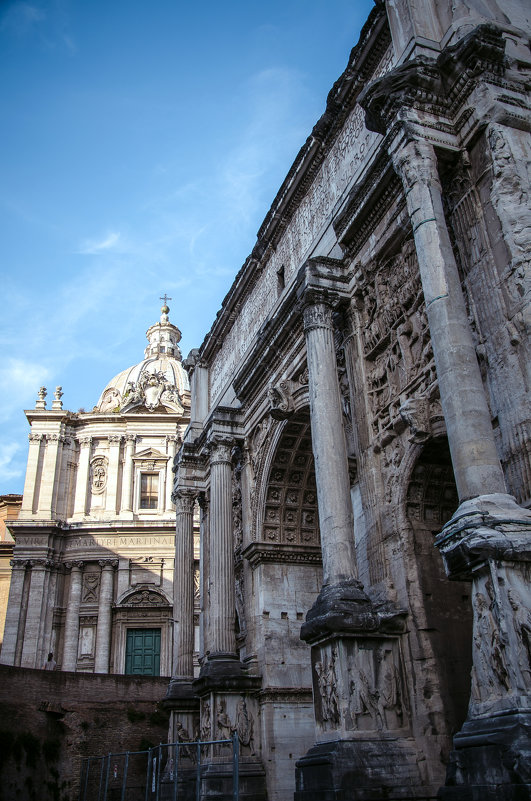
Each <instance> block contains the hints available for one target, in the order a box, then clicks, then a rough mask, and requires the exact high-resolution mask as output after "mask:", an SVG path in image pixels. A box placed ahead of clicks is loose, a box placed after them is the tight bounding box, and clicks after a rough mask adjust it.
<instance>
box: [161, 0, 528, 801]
mask: <svg viewBox="0 0 531 801" xmlns="http://www.w3.org/2000/svg"><path fill="white" fill-rule="evenodd" d="M530 29H531V25H530V9H529V5H528V4H527V3H525V2H523V0H522V1H520V0H508V1H507V2H504V3H499V2H497V1H496V0H492V1H491V0H459V1H458V2H450V1H449V0H439V1H438V2H435V0H426V2H423V3H420V4H419V3H414V2H412V1H411V0H387V2H385V3H384V2H381V1H379V2H376V4H375V8H374V9H373V11H372V13H371V14H370V16H369V18H368V20H367V22H366V24H365V26H364V28H363V30H362V33H361V36H360V40H359V42H358V44H357V45H356V46H355V47H354V49H353V50H352V53H351V56H350V59H349V62H348V65H347V68H346V70H345V72H344V73H343V74H342V75H341V77H340V78H339V79H338V80H337V82H336V83H335V84H334V86H333V88H332V90H331V92H330V94H329V96H328V102H327V106H326V111H325V113H324V114H323V116H322V117H321V119H320V120H319V121H318V123H317V124H316V125H315V127H314V129H313V130H312V132H311V134H310V136H309V137H308V139H307V140H306V142H305V143H304V145H303V146H302V148H301V150H300V152H299V154H298V156H297V158H296V159H295V162H294V164H293V166H292V167H291V169H290V171H289V173H288V175H287V177H286V179H285V181H284V183H283V184H282V186H281V188H280V190H279V192H278V194H277V196H276V198H275V199H274V202H273V205H272V207H271V209H270V211H269V213H268V214H267V216H266V218H265V220H264V222H263V224H262V226H261V228H260V230H259V232H258V238H257V243H256V246H255V247H254V249H253V251H252V253H251V254H250V256H249V257H248V259H247V260H246V261H245V263H244V264H243V266H242V268H241V269H240V271H239V273H238V275H237V276H236V279H235V281H234V284H233V286H232V288H231V289H230V291H229V293H228V295H227V296H226V298H225V300H224V302H223V305H222V308H221V310H220V312H219V314H218V316H217V318H216V320H215V322H214V324H213V326H212V328H211V330H210V332H209V333H208V334H207V336H206V338H205V340H204V342H203V344H202V346H201V347H200V348H199V349H197V350H194V351H192V352H191V354H190V356H189V357H188V359H187V360H186V362H185V364H186V366H187V369H188V371H189V375H190V382H191V411H190V416H191V419H190V425H189V427H188V429H187V432H186V435H185V437H184V441H183V444H182V446H181V449H180V451H179V453H178V456H177V471H176V483H175V494H174V498H175V502H176V519H177V536H176V562H175V563H176V584H179V586H182V587H184V586H185V581H186V576H187V575H189V573H190V569H191V565H192V560H193V510H194V508H196V506H197V504H199V506H200V510H201V512H200V515H201V523H200V531H201V567H200V570H201V581H200V586H201V590H200V592H201V597H200V607H201V615H200V646H199V651H200V653H199V662H200V666H201V668H200V673H199V676H198V677H197V678H194V648H195V645H194V628H193V618H194V615H193V612H194V609H193V594H192V588H191V587H189V588H188V590H187V592H182V593H176V594H175V607H174V614H175V620H176V621H177V623H178V626H177V629H176V648H175V655H176V659H175V662H174V666H173V674H172V680H171V684H170V687H169V690H168V698H167V702H168V704H169V705H170V706H171V708H172V709H173V713H172V716H173V724H172V729H171V731H170V738H171V739H176V738H179V737H180V738H181V739H182V738H183V735H182V732H183V731H186V732H187V733H189V735H190V737H192V732H194V733H195V734H194V736H195V735H197V734H200V736H201V738H202V739H203V740H212V739H219V738H220V737H224V736H227V735H228V733H230V732H231V731H236V732H237V733H238V735H239V740H240V749H241V764H240V778H241V782H242V785H241V786H242V790H241V792H242V793H243V797H245V798H253V799H260V798H263V799H265V798H267V799H269V801H286V800H287V799H290V798H295V801H325V800H326V801H328V800H329V799H338V800H339V799H349V800H350V799H359V800H360V801H361V800H363V801H366V800H367V799H371V800H372V801H375V799H383V798H385V799H392V798H402V799H405V798H407V799H412V798H415V799H429V798H435V797H436V796H437V794H438V793H440V797H441V798H444V799H460V800H461V801H462V800H464V799H477V798H480V797H481V798H483V797H484V798H492V799H494V798H496V799H499V798H503V799H516V798H531V774H530V772H529V762H530V756H531V743H530V735H529V732H530V725H531V711H530V697H529V691H530V686H531V593H530V589H529V586H530V585H529V578H530V560H531V545H530V543H531V512H530V511H529V505H530V501H531V480H530V479H531V466H530V454H531V442H530V434H529V418H530V415H529V389H530V378H531V376H530V373H529V365H530V364H531V358H530V357H531V353H530V348H529V323H530V316H529V314H530V309H529V253H530V231H531V217H530V212H529V191H530V181H529V179H530V165H531V147H530V138H529V132H530V130H531V116H530V112H529V75H530V67H531V55H530V50H529V32H530ZM223 770H224V768H223V766H222V765H220V764H219V759H218V760H217V761H216V758H215V757H214V758H213V759H212V760H211V761H210V763H209V764H208V769H207V773H206V777H207V779H208V776H210V778H211V779H212V784H211V786H210V790H209V792H211V793H214V794H215V788H216V787H217V788H218V791H219V787H220V786H221V785H220V782H221V783H222V779H223V775H224V774H223ZM216 782H217V784H216ZM441 788H442V789H441ZM205 792H207V791H205ZM207 794H208V793H207ZM209 797H210V796H209Z"/></svg>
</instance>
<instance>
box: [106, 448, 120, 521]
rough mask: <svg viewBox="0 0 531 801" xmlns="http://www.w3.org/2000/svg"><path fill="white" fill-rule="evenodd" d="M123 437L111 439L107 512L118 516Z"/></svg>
mask: <svg viewBox="0 0 531 801" xmlns="http://www.w3.org/2000/svg"><path fill="white" fill-rule="evenodd" d="M121 441H122V438H121V436H110V437H109V469H108V471H107V496H106V499H105V511H106V512H109V513H110V514H111V515H115V514H116V496H117V492H118V468H119V465H120V443H121Z"/></svg>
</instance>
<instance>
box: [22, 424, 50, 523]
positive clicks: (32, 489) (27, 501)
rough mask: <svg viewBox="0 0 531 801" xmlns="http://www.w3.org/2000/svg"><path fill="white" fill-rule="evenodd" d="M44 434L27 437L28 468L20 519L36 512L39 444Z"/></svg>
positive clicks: (32, 434) (31, 434)
mask: <svg viewBox="0 0 531 801" xmlns="http://www.w3.org/2000/svg"><path fill="white" fill-rule="evenodd" d="M43 438H44V434H34V433H33V432H32V433H30V434H29V435H28V439H29V453H28V466H27V467H26V479H25V481H24V496H23V498H22V508H21V510H20V516H21V518H23V517H27V516H28V515H31V514H33V513H34V512H36V497H38V487H37V476H38V468H39V459H40V450H41V443H42V442H43Z"/></svg>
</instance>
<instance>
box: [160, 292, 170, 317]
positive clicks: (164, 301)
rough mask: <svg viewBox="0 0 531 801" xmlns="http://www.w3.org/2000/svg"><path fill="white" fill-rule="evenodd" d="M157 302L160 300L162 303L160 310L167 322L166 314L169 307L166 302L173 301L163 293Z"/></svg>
mask: <svg viewBox="0 0 531 801" xmlns="http://www.w3.org/2000/svg"><path fill="white" fill-rule="evenodd" d="M159 300H161V301H162V302H163V304H164V305H163V306H162V308H161V312H162V314H163V316H164V317H166V320H167V316H168V312H169V311H170V307H169V306H168V301H169V300H173V298H170V296H169V295H167V294H166V293H164V295H161V297H160V298H159Z"/></svg>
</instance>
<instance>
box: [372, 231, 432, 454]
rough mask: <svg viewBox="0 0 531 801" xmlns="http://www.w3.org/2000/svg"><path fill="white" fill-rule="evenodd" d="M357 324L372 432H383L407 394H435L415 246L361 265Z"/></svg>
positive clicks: (410, 244) (407, 244) (394, 419)
mask: <svg viewBox="0 0 531 801" xmlns="http://www.w3.org/2000/svg"><path fill="white" fill-rule="evenodd" d="M357 317H358V325H359V329H360V332H361V340H362V350H363V355H364V357H365V363H366V375H367V394H368V406H369V417H370V426H371V433H372V436H373V437H380V438H382V437H384V436H385V432H386V431H389V430H391V429H392V428H393V425H395V424H396V422H397V420H399V418H400V415H399V410H400V407H401V406H402V404H403V403H404V401H405V400H406V399H408V398H420V397H426V398H428V399H429V400H431V399H433V398H434V397H435V396H436V394H437V384H436V374H435V364H434V361H433V351H432V347H431V340H430V335H429V329H428V320H427V315H426V309H425V305H424V296H423V293H422V288H421V283H420V276H419V271H418V265H417V257H416V252H415V246H414V243H413V240H412V239H409V240H407V241H406V242H404V243H403V245H402V247H401V249H400V251H399V252H398V253H396V254H395V255H394V256H392V257H391V258H387V259H385V260H376V261H373V262H371V263H369V264H368V265H366V266H365V267H362V269H361V280H360V282H359V290H358V302H357Z"/></svg>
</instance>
